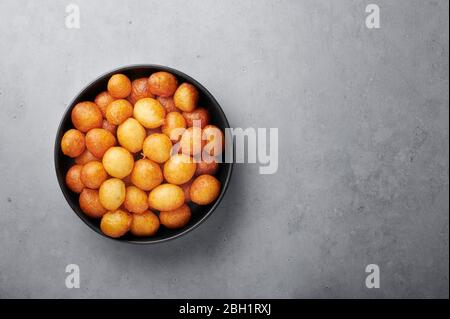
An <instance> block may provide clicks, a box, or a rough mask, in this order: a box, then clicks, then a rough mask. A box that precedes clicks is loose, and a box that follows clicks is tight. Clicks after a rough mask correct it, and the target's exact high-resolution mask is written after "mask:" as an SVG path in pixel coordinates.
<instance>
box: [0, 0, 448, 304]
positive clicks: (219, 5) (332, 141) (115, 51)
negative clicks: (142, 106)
mask: <svg viewBox="0 0 450 319" xmlns="http://www.w3.org/2000/svg"><path fill="white" fill-rule="evenodd" d="M124 2H125V1H81V0H76V1H74V3H77V4H78V5H79V6H80V10H81V29H79V30H69V29H66V27H65V24H64V20H65V6H66V5H67V4H69V3H70V2H69V1H56V0H54V1H31V0H29V1H14V0H6V1H5V0H2V1H1V2H0V30H1V31H0V132H1V134H0V172H1V176H2V179H1V183H0V194H1V198H0V205H1V213H0V245H1V247H0V297H3V298H5V297H8V298H10V297H25V298H28V297H43V298H47V297H50V298H54V297H69V298H74V297H77V298H79V297H81V298H91V297H107V298H108V297H125V298H128V297H148V298H154V297H169V298H170V297H179V298H183V297H207V298H208V297H224V298H229V297H288V298H303V297H322V298H325V297H350V298H354V297H364V298H376V297H447V298H448V296H449V280H448V274H449V245H448V243H449V219H448V217H449V197H448V191H449V183H448V182H449V179H448V174H449V171H448V166H449V165H448V164H449V163H448V160H449V148H448V143H449V122H448V116H449V93H448V85H449V75H448V67H449V42H448V40H449V39H448V37H449V34H448V28H449V21H448V9H449V4H448V1H446V0H442V1H418V0H417V1H375V3H377V4H378V5H380V7H381V29H379V30H368V29H366V27H365V24H364V20H365V16H366V14H365V6H366V4H368V3H369V1H317V0H307V1H306V0H305V1H256V0H255V1H240V0H239V1H126V4H125V3H124ZM371 2H372V1H371ZM135 63H158V64H164V65H168V66H172V67H174V68H178V69H180V70H182V71H184V72H186V73H188V74H190V75H191V76H193V77H194V78H196V79H198V80H199V81H200V82H201V83H203V84H204V85H205V86H206V87H207V88H208V89H209V90H210V91H211V92H212V93H213V94H214V95H215V96H216V98H217V100H218V101H219V102H220V103H221V105H222V107H223V108H224V110H225V112H226V114H227V116H228V119H229V121H230V123H231V125H232V126H234V127H244V128H245V127H249V126H251V127H279V129H280V145H279V148H280V149H279V150H280V167H279V170H278V173H277V174H275V175H259V174H258V169H257V166H255V165H236V168H235V171H234V176H233V179H232V182H231V185H230V188H229V191H228V193H227V195H226V197H225V199H224V201H223V202H222V204H221V206H220V208H219V209H218V210H217V211H216V212H215V213H214V214H213V216H212V217H211V218H210V219H209V220H208V221H207V222H206V223H205V224H203V225H202V226H201V227H200V228H198V229H197V230H195V231H194V232H192V233H190V234H188V235H187V236H185V237H183V238H181V239H178V240H175V241H172V242H169V243H166V244H160V245H157V246H146V247H143V246H132V245H126V244H121V243H116V242H113V241H110V240H107V239H103V238H101V237H100V236H98V235H97V234H95V233H94V232H92V231H91V230H90V229H89V228H88V227H86V226H85V225H84V224H83V223H82V222H81V221H80V220H79V219H78V217H77V216H76V215H75V214H73V213H72V212H71V210H70V208H69V206H68V204H67V203H66V202H65V200H64V198H63V196H62V193H61V191H60V189H59V187H58V184H57V181H56V177H55V173H54V168H53V167H54V166H53V159H52V156H53V141H54V137H55V134H56V129H57V125H58V123H59V120H60V118H61V116H62V114H63V112H64V109H65V107H66V105H67V103H68V102H69V101H70V100H71V99H72V98H73V97H74V95H75V94H76V93H77V92H78V91H79V90H80V89H81V88H82V87H83V86H85V85H86V84H87V83H88V82H90V81H91V80H93V79H94V78H95V77H97V76H98V75H100V74H102V73H104V72H106V71H108V70H110V69H113V68H116V67H119V66H123V65H128V64H135ZM69 263H76V264H78V265H79V266H80V268H81V288H80V289H72V290H69V289H66V288H65V285H64V280H65V277H66V273H65V267H66V265H67V264H69ZM370 263H375V264H378V265H379V266H380V269H381V288H380V289H371V290H369V289H367V288H365V285H364V280H365V276H366V274H365V272H364V270H365V266H366V265H367V264H370Z"/></svg>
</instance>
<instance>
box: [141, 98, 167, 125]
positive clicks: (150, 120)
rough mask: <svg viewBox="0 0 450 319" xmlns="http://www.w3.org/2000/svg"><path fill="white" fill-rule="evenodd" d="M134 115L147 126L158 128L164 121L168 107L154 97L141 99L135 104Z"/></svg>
mask: <svg viewBox="0 0 450 319" xmlns="http://www.w3.org/2000/svg"><path fill="white" fill-rule="evenodd" d="M133 116H134V118H135V119H136V120H138V121H139V123H141V124H142V125H143V126H144V127H146V128H157V127H160V126H161V125H162V124H163V123H164V117H165V116H166V109H165V108H164V107H163V106H162V105H161V103H159V102H158V101H157V100H155V99H152V98H149V97H148V98H144V99H140V100H139V101H137V102H136V104H135V105H134V111H133Z"/></svg>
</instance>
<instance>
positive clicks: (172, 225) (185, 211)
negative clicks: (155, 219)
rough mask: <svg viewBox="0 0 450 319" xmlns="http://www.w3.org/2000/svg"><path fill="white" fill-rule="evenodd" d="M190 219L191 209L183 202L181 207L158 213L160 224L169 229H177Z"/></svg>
mask: <svg viewBox="0 0 450 319" xmlns="http://www.w3.org/2000/svg"><path fill="white" fill-rule="evenodd" d="M190 219H191V209H190V208H189V206H188V205H186V204H183V205H182V206H181V207H179V208H177V209H174V210H171V211H163V212H160V213H159V220H160V222H161V225H164V226H165V227H167V228H169V229H178V228H182V227H184V226H186V225H187V223H188V222H189V220H190Z"/></svg>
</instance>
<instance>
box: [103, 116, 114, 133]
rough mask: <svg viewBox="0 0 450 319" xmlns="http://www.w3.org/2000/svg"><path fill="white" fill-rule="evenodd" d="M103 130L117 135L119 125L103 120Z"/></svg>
mask: <svg viewBox="0 0 450 319" xmlns="http://www.w3.org/2000/svg"><path fill="white" fill-rule="evenodd" d="M102 129H105V130H107V131H109V132H111V134H113V135H116V130H117V125H114V124H111V123H109V122H108V120H107V119H103V124H102Z"/></svg>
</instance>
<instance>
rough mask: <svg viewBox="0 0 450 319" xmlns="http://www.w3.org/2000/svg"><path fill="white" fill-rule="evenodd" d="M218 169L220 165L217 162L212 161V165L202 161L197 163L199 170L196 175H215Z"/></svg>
mask: <svg viewBox="0 0 450 319" xmlns="http://www.w3.org/2000/svg"><path fill="white" fill-rule="evenodd" d="M218 169H219V164H218V163H217V162H216V161H212V162H211V163H207V162H205V161H200V162H198V163H197V170H196V171H195V175H197V176H199V175H204V174H208V175H214V174H215V173H216V172H217V170H218Z"/></svg>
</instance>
